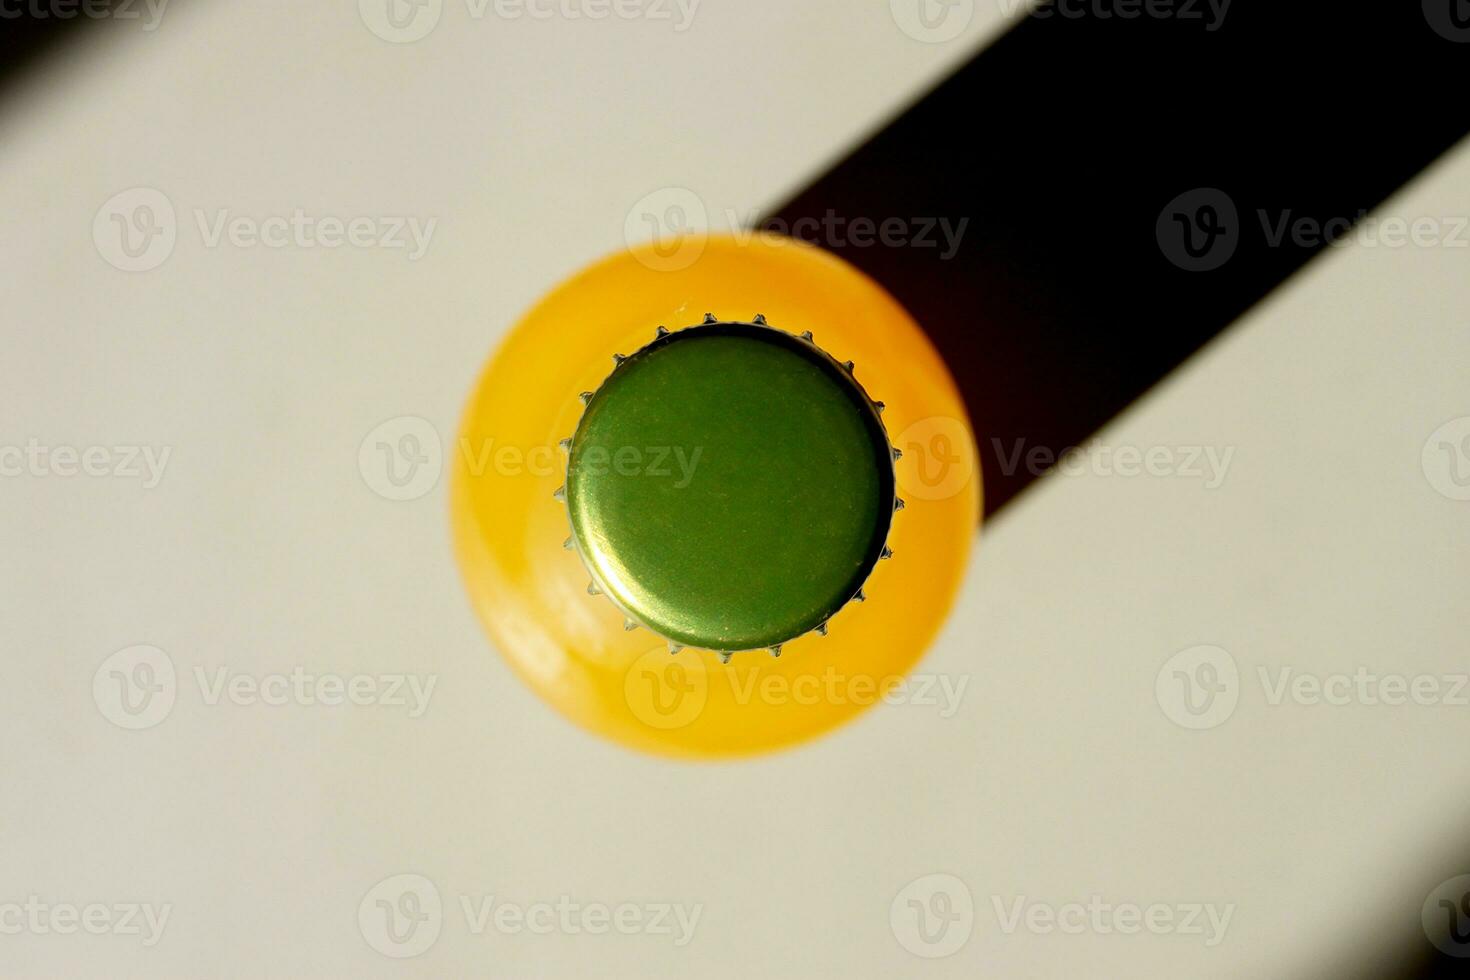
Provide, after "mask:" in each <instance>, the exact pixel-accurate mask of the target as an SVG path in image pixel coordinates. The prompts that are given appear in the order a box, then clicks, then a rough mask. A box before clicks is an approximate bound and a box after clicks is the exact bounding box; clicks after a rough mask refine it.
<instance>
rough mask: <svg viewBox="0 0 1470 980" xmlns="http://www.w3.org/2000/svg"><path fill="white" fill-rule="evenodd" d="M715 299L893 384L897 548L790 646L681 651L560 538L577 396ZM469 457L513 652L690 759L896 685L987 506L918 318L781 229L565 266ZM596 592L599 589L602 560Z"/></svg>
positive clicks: (495, 393) (474, 398) (524, 673)
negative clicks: (634, 615) (639, 621)
mask: <svg viewBox="0 0 1470 980" xmlns="http://www.w3.org/2000/svg"><path fill="white" fill-rule="evenodd" d="M706 314H712V315H713V317H714V318H716V319H721V320H730V321H740V322H746V321H751V320H756V318H757V316H758V315H759V317H760V319H759V320H757V322H759V323H762V324H764V323H765V322H769V324H770V325H771V327H773V328H777V329H779V330H781V331H784V332H785V333H786V334H790V335H791V336H793V337H799V336H800V335H802V334H805V333H808V332H809V333H810V334H811V335H812V337H813V338H814V342H815V344H816V345H818V346H819V348H820V350H821V351H824V352H826V354H828V355H830V356H831V358H835V359H836V360H837V361H838V362H846V361H851V362H852V363H853V365H854V367H853V377H854V378H855V379H856V380H857V381H858V382H860V385H861V388H862V389H864V390H865V391H866V392H867V393H868V394H870V395H871V398H872V399H875V400H880V401H881V402H882V405H881V406H879V407H880V408H881V409H882V416H881V418H882V425H883V426H884V427H886V431H887V436H888V440H889V442H890V443H891V445H892V447H893V448H894V449H897V450H899V451H900V452H899V453H895V456H898V457H899V458H898V459H897V460H896V461H895V462H894V463H893V479H894V482H895V483H896V486H897V496H898V497H899V498H901V500H902V503H901V504H900V505H899V506H901V507H902V510H901V511H900V512H898V513H896V514H894V515H893V519H892V523H891V527H890V528H889V529H888V533H887V545H888V547H889V548H890V549H891V551H892V553H893V557H892V559H891V560H885V561H879V562H877V563H876V564H875V565H873V567H872V571H871V574H870V575H869V576H868V578H867V580H866V582H865V584H864V585H863V587H862V591H863V593H864V595H863V598H865V599H866V601H862V602H851V603H848V604H847V605H846V606H844V607H842V608H841V609H840V611H838V612H836V614H835V615H833V616H832V617H831V620H830V622H829V623H824V624H823V626H824V628H825V629H826V635H818V634H817V633H808V634H804V635H801V636H799V637H796V638H794V639H790V640H788V641H786V642H784V643H780V644H778V645H776V652H778V653H779V654H780V656H779V657H772V656H769V655H767V654H766V653H765V652H763V651H753V652H740V653H735V654H734V655H733V656H732V655H730V654H729V652H728V651H727V652H726V653H725V654H724V657H722V656H721V655H719V654H718V653H717V652H712V651H710V650H704V649H695V648H690V649H683V650H680V651H679V652H678V653H676V654H675V653H671V649H672V648H676V647H677V644H671V643H669V642H667V641H666V640H665V639H664V638H661V637H660V636H657V635H654V634H652V633H650V632H649V631H648V630H646V629H625V626H627V627H631V626H633V625H635V622H636V619H630V618H629V616H628V614H627V610H626V609H623V608H619V606H618V605H615V604H614V602H610V601H608V597H605V596H602V595H596V594H589V568H588V566H587V564H586V563H585V562H584V559H583V557H582V555H583V553H584V552H585V551H586V550H587V546H588V545H589V544H594V543H595V542H593V541H590V540H584V541H582V542H581V544H580V545H579V546H578V547H576V548H568V547H565V546H564V545H565V544H569V543H572V542H571V539H569V533H570V529H569V519H568V511H567V507H566V505H565V504H564V503H563V502H561V501H560V500H558V499H557V498H558V497H559V496H561V494H560V493H559V492H558V491H559V488H564V487H565V485H566V476H567V464H568V453H569V452H570V448H569V445H568V442H567V440H569V437H570V436H571V435H572V434H573V433H574V432H575V431H577V429H578V422H579V419H580V418H581V417H582V414H583V412H584V410H585V398H586V396H583V393H588V394H589V395H590V393H593V392H597V391H599V389H600V388H601V387H602V385H603V382H604V381H605V380H606V379H607V378H608V375H609V372H610V371H612V370H613V365H614V360H613V357H614V355H619V356H621V355H623V354H627V353H629V352H632V351H637V350H640V349H642V348H645V347H647V346H648V345H649V342H650V341H651V340H653V339H654V338H655V336H656V334H655V331H656V330H659V328H666V329H667V330H673V331H677V330H679V329H683V328H696V327H697V325H698V324H700V323H701V322H702V321H703V320H704V319H705V317H706ZM658 336H662V331H660V333H659V334H658ZM691 336H693V335H692V334H691ZM660 346H662V345H660ZM686 346H687V345H686ZM618 363H619V364H621V361H619V362H618ZM579 396H583V397H579ZM797 422H798V423H799V420H797ZM507 453H508V455H498V454H507ZM453 458H454V465H453V472H452V478H451V491H450V496H451V520H452V525H453V535H454V543H455V550H456V553H457V556H458V559H459V562H460V566H461V569H462V571H463V574H464V578H465V582H466V586H467V589H468V591H469V595H470V599H471V601H472V603H473V604H474V607H475V610H476V612H477V613H478V615H479V617H480V619H481V621H482V622H483V623H484V625H485V628H486V630H487V631H488V632H489V634H490V636H491V637H492V639H493V640H494V642H495V645H496V646H497V647H498V649H499V650H500V652H501V654H502V655H503V656H504V657H505V659H506V660H507V661H508V662H509V663H510V665H511V666H512V667H513V668H514V670H515V671H516V673H517V674H518V675H519V676H520V677H521V678H522V679H523V680H524V681H525V682H526V683H527V684H529V685H530V686H531V688H532V689H533V690H535V691H536V692H537V694H539V695H540V696H541V697H542V698H544V699H545V700H546V701H547V702H549V703H550V704H551V705H552V706H554V707H555V708H556V709H557V710H558V711H560V712H561V713H562V714H564V715H565V716H567V717H568V718H570V719H571V720H572V721H574V722H576V723H577V724H579V725H581V726H583V727H585V728H587V729H589V730H591V731H593V732H596V733H598V734H600V735H603V736H605V737H608V738H611V739H614V740H616V741H618V742H620V743H622V744H625V745H628V746H632V747H634V748H638V749H642V750H645V751H649V752H654V753H659V754H664V755H672V756H681V757H689V758H701V757H703V758H708V757H728V756H739V755H750V754H756V753H761V752H768V751H771V750H774V749H778V748H782V747H786V746H791V745H794V744H797V743H800V742H802V741H804V740H806V739H810V738H812V737H814V736H816V735H818V734H821V733H822V732H825V731H828V730H830V729H832V728H834V727H835V726H837V725H839V724H840V723H842V722H843V721H845V720H847V719H849V718H852V717H854V716H855V715H857V714H858V713H859V712H861V711H863V710H865V709H866V708H868V707H871V706H873V705H875V704H881V703H882V702H883V700H884V698H885V696H890V695H891V694H892V691H893V689H894V687H895V686H896V685H899V684H901V683H902V682H903V678H904V676H905V675H906V674H907V672H908V671H909V670H910V669H911V668H912V667H913V665H914V663H915V662H916V661H917V660H918V659H919V657H920V656H921V655H922V653H923V651H924V649H925V648H926V647H927V645H928V644H929V642H930V641H931V640H932V638H933V636H934V634H935V632H936V631H937V630H938V628H939V626H940V625H941V623H942V622H943V620H944V618H945V616H946V615H947V613H948V610H949V607H950V604H951V603H952V601H953V599H954V596H955V593H956V591H957V589H958V587H959V584H960V580H961V578H962V576H963V574H964V571H965V568H966V565H967V561H968V555H969V551H970V548H971V547H972V545H973V543H974V540H975V536H976V535H975V530H976V525H977V521H978V516H979V514H980V473H979V468H978V466H977V464H976V459H977V456H976V450H975V439H974V435H973V432H972V430H971V427H970V424H969V421H968V419H967V416H966V413H965V409H964V405H963V404H962V402H961V400H960V397H959V394H958V392H957V390H956V388H955V385H954V383H953V380H952V379H951V378H950V376H949V374H948V372H947V370H946V369H945V366H944V364H943V362H942V361H941V359H940V358H939V355H938V354H937V352H936V351H935V350H934V348H933V347H932V346H931V345H930V343H929V342H928V340H927V339H926V338H925V337H924V335H923V333H922V331H921V330H920V329H919V327H918V326H917V325H916V324H915V323H914V322H913V320H912V319H911V318H910V317H909V316H908V314H907V313H905V312H904V310H903V309H902V308H901V307H900V306H899V305H898V303H897V302H896V301H895V300H894V299H893V298H892V297H891V296H889V295H888V294H887V293H886V292H884V291H883V290H882V289H881V288H880V287H879V286H878V285H877V284H875V283H874V282H872V281H871V280H870V279H868V278H867V277H866V276H864V275H863V274H862V273H860V272H858V271H857V270H856V269H854V268H853V267H852V266H850V265H848V264H847V263H846V262H844V261H842V260H841V259H838V258H837V257H835V256H833V255H831V254H829V253H827V252H824V251H822V250H821V249H818V248H816V247H813V246H810V245H807V244H804V243H801V242H798V241H795V240H793V239H788V238H778V237H775V236H772V235H768V234H754V235H750V236H747V237H745V238H735V237H709V238H705V237H703V236H700V237H698V238H696V239H690V240H686V241H683V242H681V243H678V244H677V245H676V247H674V248H672V249H670V248H667V247H665V248H660V247H658V246H656V245H652V244H651V245H648V246H644V247H642V248H638V249H633V250H629V251H626V252H620V253H618V254H615V255H613V256H611V257H609V258H606V259H604V260H602V261H600V262H598V263H596V264H594V265H593V266H591V267H589V268H588V269H586V270H584V271H582V272H580V273H578V274H577V275H575V276H573V277H572V278H570V279H568V280H567V281H566V282H564V283H563V284H562V285H560V286H559V287H557V288H556V289H555V290H553V291H552V292H551V293H550V294H549V295H548V296H546V297H545V298H544V299H543V300H542V301H541V302H540V303H538V304H537V306H536V307H535V308H534V309H532V310H531V311H530V312H529V313H528V314H526V316H525V317H524V318H523V319H522V320H521V321H520V322H519V323H518V324H517V325H516V326H515V327H514V329H512V331H511V332H510V333H509V335H508V336H507V337H506V338H505V340H504V342H503V343H502V344H501V346H500V348H499V350H498V351H496V352H495V354H494V356H493V357H492V359H491V360H490V362H489V364H488V365H487V366H486V368H485V371H484V373H483V374H482V375H481V377H480V379H479V382H478V383H477V385H476V387H475V390H474V392H473V393H472V395H471V397H470V400H469V404H468V406H467V407H466V410H465V414H464V418H463V421H462V423H461V429H460V433H459V439H458V442H457V446H456V451H455V452H454V453H453ZM752 465H759V460H754V461H752ZM780 505H781V502H780V501H779V500H772V506H773V507H779V506H780ZM739 532H740V529H739V528H732V529H731V533H732V534H738V533H739ZM592 591H594V592H595V591H600V590H598V589H597V576H596V575H594V576H593V585H592ZM724 658H728V662H722V659H724Z"/></svg>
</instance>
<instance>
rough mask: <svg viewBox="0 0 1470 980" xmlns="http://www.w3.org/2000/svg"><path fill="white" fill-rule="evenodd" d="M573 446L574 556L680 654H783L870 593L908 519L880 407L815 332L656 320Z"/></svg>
mask: <svg viewBox="0 0 1470 980" xmlns="http://www.w3.org/2000/svg"><path fill="white" fill-rule="evenodd" d="M613 364H614V366H613V370H612V373H611V374H609V375H608V376H607V378H606V379H604V381H603V383H602V385H601V386H600V387H599V388H598V389H597V391H595V392H582V394H581V399H582V402H583V404H584V406H585V408H584V411H583V414H582V417H581V419H580V420H579V422H578V424H577V429H576V432H575V433H574V434H573V436H572V437H571V438H570V439H563V440H562V446H563V448H565V449H566V450H567V451H568V452H567V477H566V482H565V483H564V484H563V485H562V486H561V487H560V488H558V490H557V491H556V494H555V496H556V498H557V499H558V500H561V501H563V502H564V503H565V504H566V506H567V512H568V519H569V522H570V525H571V532H572V533H571V535H570V536H569V537H568V538H567V540H566V542H565V546H566V547H567V548H569V549H573V550H575V551H576V552H577V554H578V555H579V556H580V557H581V559H582V562H583V564H584V565H585V567H586V568H587V571H588V574H589V576H590V578H591V581H590V583H589V585H588V586H587V591H588V593H590V594H592V595H603V596H606V597H607V599H608V600H610V601H611V602H612V603H613V605H614V606H616V607H617V608H618V609H619V611H621V612H622V614H623V616H624V628H625V629H628V630H632V629H636V628H639V627H643V628H645V629H647V630H649V631H651V632H653V633H654V634H655V635H657V636H659V637H661V638H663V639H664V640H666V641H667V642H668V645H669V651H670V652H671V653H678V652H679V651H680V650H681V649H683V648H684V647H686V646H688V647H692V648H696V649H707V650H711V651H714V652H716V653H718V654H720V657H721V659H722V660H723V661H724V662H729V660H730V657H731V655H732V654H733V653H735V652H738V651H742V650H755V649H766V650H769V651H770V652H771V654H772V655H774V656H778V657H779V656H780V655H781V648H782V645H783V644H784V643H786V642H788V641H790V640H792V639H795V638H796V637H798V636H801V635H804V634H806V633H808V632H815V633H818V634H820V635H823V636H825V635H826V634H827V628H828V620H829V619H831V617H832V616H833V615H835V614H836V613H837V612H838V611H839V610H841V609H842V608H843V607H845V606H846V605H847V603H848V602H852V601H855V602H862V601H864V600H865V599H866V595H865V593H864V585H865V583H866V582H867V579H868V577H869V576H870V575H871V573H872V571H873V569H874V568H875V567H876V566H877V564H878V562H879V561H881V560H884V559H887V558H890V557H891V556H892V555H893V552H892V551H891V550H890V549H889V548H888V545H887V539H888V533H889V530H890V529H891V525H892V521H893V515H894V514H895V513H896V512H897V511H900V510H902V509H903V507H904V502H903V500H902V499H900V498H899V497H898V495H897V481H896V478H895V472H894V462H895V461H896V460H898V459H899V458H900V457H901V455H902V454H901V453H900V452H899V451H898V450H897V449H895V448H894V447H893V445H892V443H891V441H890V440H889V438H888V433H887V430H886V429H885V427H884V425H883V421H882V413H883V403H882V402H880V401H874V400H873V399H872V398H870V397H869V396H868V394H867V392H866V391H865V390H864V388H863V386H862V385H861V383H859V382H858V380H857V378H856V375H855V367H854V365H853V362H852V361H838V360H837V359H836V358H834V357H832V356H831V355H830V354H828V353H827V352H826V351H823V350H822V349H821V348H820V347H818V346H817V345H816V343H815V342H814V340H813V337H812V334H811V332H810V331H808V332H805V333H803V334H801V335H800V336H794V335H792V334H789V333H786V332H785V331H782V330H778V329H776V328H774V327H772V326H770V325H769V324H767V323H766V319H765V317H764V316H761V315H756V316H755V317H754V318H753V320H752V321H751V322H749V323H746V322H739V321H722V320H719V319H718V318H716V317H715V316H714V314H707V315H706V316H705V318H704V322H703V323H702V324H699V325H695V326H692V327H688V328H686V329H682V330H678V331H674V332H670V331H669V330H668V329H667V328H665V327H663V326H660V327H659V328H658V330H657V332H656V333H655V336H654V338H653V340H652V341H651V342H649V343H648V344H646V345H645V346H643V347H641V348H639V349H638V350H637V351H635V352H634V353H632V354H630V355H627V356H624V355H622V354H614V355H613Z"/></svg>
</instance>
